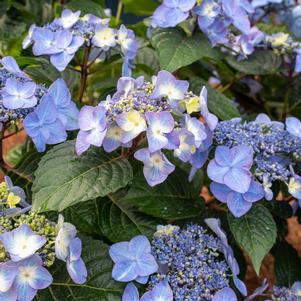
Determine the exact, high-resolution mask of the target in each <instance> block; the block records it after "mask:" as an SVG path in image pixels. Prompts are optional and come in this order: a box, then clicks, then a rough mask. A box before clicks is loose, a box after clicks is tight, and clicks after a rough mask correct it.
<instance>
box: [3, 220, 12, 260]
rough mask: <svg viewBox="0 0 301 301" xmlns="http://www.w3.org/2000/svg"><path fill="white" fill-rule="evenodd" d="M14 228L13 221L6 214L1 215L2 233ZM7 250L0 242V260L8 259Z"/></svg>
mask: <svg viewBox="0 0 301 301" xmlns="http://www.w3.org/2000/svg"><path fill="white" fill-rule="evenodd" d="M13 229H14V226H13V221H12V219H11V218H9V217H6V216H0V234H2V233H4V232H7V231H11V230H13ZM8 260H9V258H8V256H7V252H6V250H5V248H4V247H3V245H2V243H1V242H0V262H4V261H8Z"/></svg>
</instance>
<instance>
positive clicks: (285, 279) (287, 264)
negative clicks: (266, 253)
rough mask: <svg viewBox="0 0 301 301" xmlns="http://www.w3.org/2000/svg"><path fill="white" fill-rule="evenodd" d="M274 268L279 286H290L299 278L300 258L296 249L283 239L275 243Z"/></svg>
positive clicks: (300, 270) (300, 271) (300, 269)
mask: <svg viewBox="0 0 301 301" xmlns="http://www.w3.org/2000/svg"><path fill="white" fill-rule="evenodd" d="M274 270H275V275H276V279H277V285H279V286H286V287H290V286H291V285H292V284H293V283H294V282H295V281H297V280H300V279H301V259H300V257H299V256H298V254H297V252H296V250H295V249H294V248H293V247H292V246H291V245H290V244H288V243H287V242H285V241H283V242H281V243H279V244H278V245H277V248H276V254H275V262H274Z"/></svg>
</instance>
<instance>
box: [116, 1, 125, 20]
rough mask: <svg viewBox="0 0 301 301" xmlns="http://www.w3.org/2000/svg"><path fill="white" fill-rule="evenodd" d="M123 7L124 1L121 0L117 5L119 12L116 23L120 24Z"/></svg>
mask: <svg viewBox="0 0 301 301" xmlns="http://www.w3.org/2000/svg"><path fill="white" fill-rule="evenodd" d="M122 9H123V1H122V0H119V2H118V7H117V13H116V20H115V25H116V26H118V24H119V22H120V18H121V14H122Z"/></svg>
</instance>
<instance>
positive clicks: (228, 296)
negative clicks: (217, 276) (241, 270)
mask: <svg viewBox="0 0 301 301" xmlns="http://www.w3.org/2000/svg"><path fill="white" fill-rule="evenodd" d="M212 301H237V297H236V295H235V293H234V291H233V290H232V289H231V288H230V287H225V288H223V289H222V290H220V291H218V292H217V293H216V294H215V295H214V296H213V298H212Z"/></svg>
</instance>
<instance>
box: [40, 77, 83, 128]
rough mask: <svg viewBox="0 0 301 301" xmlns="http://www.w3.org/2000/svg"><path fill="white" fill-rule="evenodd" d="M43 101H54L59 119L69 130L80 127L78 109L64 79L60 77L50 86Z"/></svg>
mask: <svg viewBox="0 0 301 301" xmlns="http://www.w3.org/2000/svg"><path fill="white" fill-rule="evenodd" d="M41 101H48V102H52V103H53V104H54V105H55V107H56V110H57V113H58V119H59V120H60V122H61V123H62V124H63V126H64V127H65V129H66V130H67V131H73V130H76V129H78V114H79V112H78V109H77V107H76V104H75V103H74V102H73V101H72V100H71V94H70V91H69V89H68V86H67V84H66V82H65V81H64V79H62V78H59V79H57V80H56V81H55V82H53V83H52V85H51V86H50V87H49V89H48V91H47V93H46V94H45V95H44V96H43V98H42V100H41Z"/></svg>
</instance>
